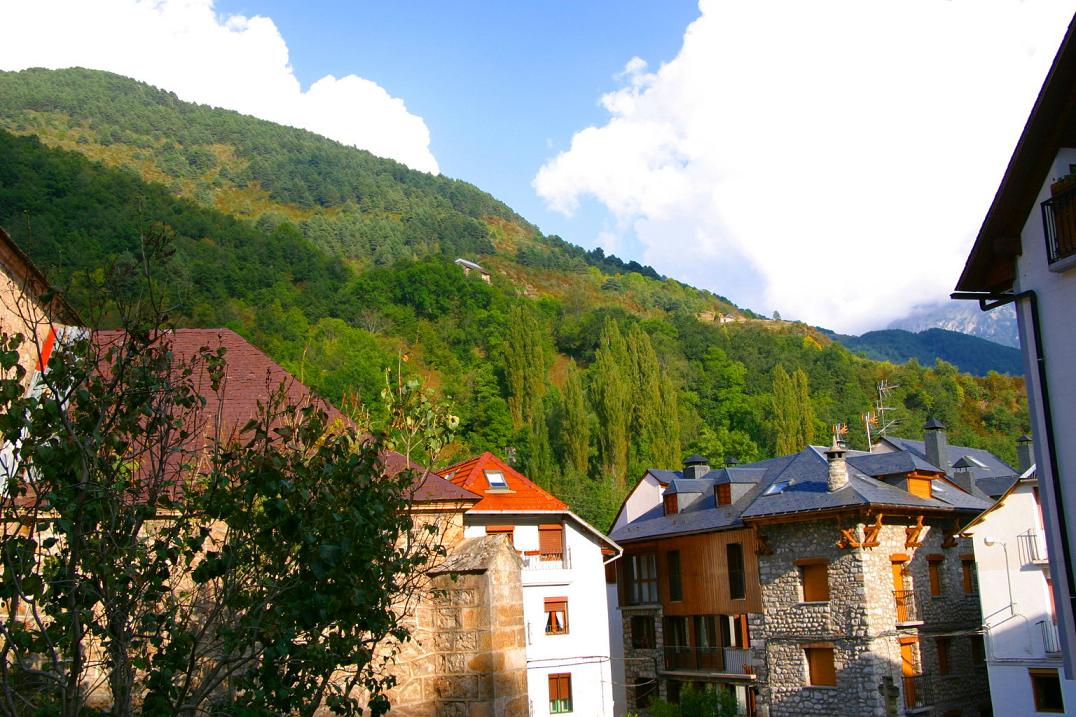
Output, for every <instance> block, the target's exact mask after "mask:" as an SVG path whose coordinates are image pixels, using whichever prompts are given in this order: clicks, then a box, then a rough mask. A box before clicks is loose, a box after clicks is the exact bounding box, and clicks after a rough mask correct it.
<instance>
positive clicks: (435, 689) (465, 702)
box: [388, 541, 529, 717]
mask: <svg viewBox="0 0 1076 717" xmlns="http://www.w3.org/2000/svg"><path fill="white" fill-rule="evenodd" d="M501 542H503V541H501ZM501 547H502V548H503V549H502V550H498V551H497V552H495V553H493V554H492V555H491V556H490V559H489V561H488V564H487V566H486V569H485V570H475V571H470V572H467V573H463V574H458V575H456V576H455V577H453V576H452V575H449V574H443V575H440V576H438V577H436V578H434V579H433V581H432V583H431V585H430V589H429V590H428V591H427V592H426V593H425V594H424V595H423V597H422V599H421V601H420V603H419V605H418V606H417V607H416V609H415V610H414V617H413V639H412V640H411V641H410V642H408V643H406V644H404V645H403V646H402V648H401V652H400V655H399V656H398V658H397V660H396V664H395V666H394V668H393V671H394V673H395V674H396V678H397V686H396V687H395V688H394V689H393V690H391V691H390V692H389V694H388V697H389V700H390V702H391V704H392V711H391V713H390V714H392V715H396V716H399V717H500V716H501V715H506V716H508V717H524V716H525V715H527V714H528V711H529V710H528V708H529V703H528V697H527V659H526V637H525V634H524V620H523V591H522V586H521V583H520V577H519V564H518V559H517V558H516V556H515V555H514V553H512V552H511V550H509V549H508V548H507V546H501Z"/></svg>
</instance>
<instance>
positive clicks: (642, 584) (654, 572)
mask: <svg viewBox="0 0 1076 717" xmlns="http://www.w3.org/2000/svg"><path fill="white" fill-rule="evenodd" d="M624 568H625V573H626V574H625V582H626V585H625V589H626V594H627V599H628V604H629V605H651V604H653V603H656V602H658V561H657V556H656V555H654V553H643V554H641V555H629V556H627V558H626V559H624Z"/></svg>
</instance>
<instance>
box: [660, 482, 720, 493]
mask: <svg viewBox="0 0 1076 717" xmlns="http://www.w3.org/2000/svg"><path fill="white" fill-rule="evenodd" d="M707 492H709V493H713V492H714V482H713V481H711V480H706V479H705V478H674V479H673V481H672V482H671V483H669V487H668V488H666V489H665V491H664V495H675V494H677V493H707Z"/></svg>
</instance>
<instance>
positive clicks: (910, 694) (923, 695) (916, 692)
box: [904, 675, 934, 710]
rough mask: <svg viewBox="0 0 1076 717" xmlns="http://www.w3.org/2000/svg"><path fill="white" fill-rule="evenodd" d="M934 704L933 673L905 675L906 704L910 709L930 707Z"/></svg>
mask: <svg viewBox="0 0 1076 717" xmlns="http://www.w3.org/2000/svg"><path fill="white" fill-rule="evenodd" d="M933 704H934V680H933V679H932V675H905V676H904V706H905V707H906V708H907V709H910V710H917V709H922V708H924V707H930V706H931V705H933Z"/></svg>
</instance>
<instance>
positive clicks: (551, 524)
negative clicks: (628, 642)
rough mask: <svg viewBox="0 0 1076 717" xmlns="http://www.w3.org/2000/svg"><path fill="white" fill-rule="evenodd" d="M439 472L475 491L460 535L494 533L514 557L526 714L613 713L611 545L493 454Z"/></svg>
mask: <svg viewBox="0 0 1076 717" xmlns="http://www.w3.org/2000/svg"><path fill="white" fill-rule="evenodd" d="M440 474H441V475H442V476H443V477H444V478H445V479H447V480H448V481H450V482H451V483H453V484H454V485H455V486H457V487H459V488H462V489H465V490H467V491H469V492H471V493H476V494H478V495H479V496H481V500H479V501H478V502H477V503H476V504H475V505H474V506H473V507H471V508H470V509H469V510H467V512H466V513H465V514H464V516H463V520H464V536H465V538H467V539H482V538H483V537H484V536H491V535H496V536H503V538H502V540H504V541H505V542H507V543H508V544H509V545H511V546H512V547H513V548H514V549H515V551H516V553H517V554H518V555H519V556H520V559H521V560H522V586H523V587H522V590H523V620H524V624H525V629H524V635H525V640H526V653H527V681H528V692H529V695H530V714H531V715H533V716H536V717H543V716H544V715H555V714H565V713H571V714H573V715H583V716H585V717H592V716H593V717H612V715H614V714H616V713H615V711H614V703H613V684H612V671H611V665H610V647H609V632H608V614H607V612H606V584H605V567H604V566H605V564H606V563H608V562H610V561H612V560H615V559H616V558H617V557H618V556H619V554H620V547H619V546H618V545H617V544H616V543H614V542H613V541H611V540H610V539H609V538H607V537H606V536H605V535H603V534H602V533H601V532H600V531H598V530H597V529H595V528H594V527H592V526H590V525H589V524H587V523H586V521H584V520H583V519H582V518H580V517H579V516H577V515H575V514H574V513H572V512H571V509H570V508H569V507H568V505H566V504H565V503H564V502H562V501H560V500H559V499H557V498H556V497H554V496H552V495H550V494H549V493H547V492H546V491H544V490H542V488H540V487H539V486H537V485H535V484H534V483H533V482H532V481H530V480H529V479H528V478H527V477H526V476H524V475H522V474H521V473H519V472H518V471H516V470H515V469H513V468H512V467H511V466H509V465H508V464H507V463H505V462H504V461H502V460H501V459H500V458H498V457H496V456H495V455H493V454H492V453H488V452H487V453H483V454H482V455H480V456H478V457H476V458H472V459H470V460H467V461H464V462H462V463H458V464H456V465H454V466H449V467H448V468H445V469H444V470H442V471H440Z"/></svg>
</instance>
